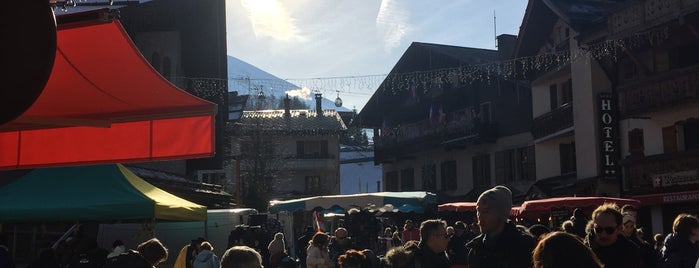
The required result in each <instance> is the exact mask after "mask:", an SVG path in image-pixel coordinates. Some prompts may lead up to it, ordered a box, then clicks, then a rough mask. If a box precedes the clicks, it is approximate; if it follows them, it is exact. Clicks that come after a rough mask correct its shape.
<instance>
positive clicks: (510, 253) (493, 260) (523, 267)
mask: <svg viewBox="0 0 699 268" xmlns="http://www.w3.org/2000/svg"><path fill="white" fill-rule="evenodd" d="M483 237H484V235H483V234H481V235H479V236H476V238H474V239H473V240H471V242H468V243H467V244H466V247H467V248H468V249H469V252H468V267H469V268H505V267H512V268H531V267H532V266H533V263H532V252H533V251H534V247H535V246H536V243H535V241H534V238H533V237H531V236H530V235H528V234H525V233H523V232H521V231H520V230H518V229H517V228H516V227H515V224H514V223H512V222H510V221H508V222H507V223H506V224H505V229H503V231H502V233H500V235H499V236H498V238H497V240H496V241H495V248H488V247H487V246H486V245H485V244H484V242H483Z"/></svg>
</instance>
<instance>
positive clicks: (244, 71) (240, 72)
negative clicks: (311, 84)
mask: <svg viewBox="0 0 699 268" xmlns="http://www.w3.org/2000/svg"><path fill="white" fill-rule="evenodd" d="M228 79H229V80H230V83H228V91H238V93H239V94H251V95H257V94H258V92H259V91H260V88H261V89H262V92H263V93H264V94H265V95H267V96H269V95H274V96H276V97H277V98H280V99H281V98H283V97H284V96H285V94H286V93H287V92H289V96H291V97H294V96H297V97H298V98H299V99H300V100H302V101H304V102H305V103H306V104H307V105H308V107H310V108H311V109H313V108H314V107H315V105H316V103H315V98H314V96H313V92H311V90H312V89H310V90H309V89H306V90H302V89H300V88H299V86H297V85H294V84H292V83H289V82H287V81H286V80H284V79H281V78H279V77H276V76H274V75H272V74H270V73H268V72H265V71H263V70H260V68H257V67H255V66H253V65H251V64H249V63H247V62H244V61H242V60H240V59H238V58H236V57H233V56H230V55H229V56H228ZM327 97H328V96H323V102H322V107H323V109H334V110H336V111H340V112H349V111H351V110H350V109H347V108H345V107H336V106H335V100H334V99H333V100H330V99H328V98H327Z"/></svg>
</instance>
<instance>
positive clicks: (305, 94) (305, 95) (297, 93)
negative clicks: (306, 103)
mask: <svg viewBox="0 0 699 268" xmlns="http://www.w3.org/2000/svg"><path fill="white" fill-rule="evenodd" d="M284 93H286V94H289V98H293V97H298V98H299V99H304V100H310V99H311V89H309V88H307V87H303V88H299V89H294V90H287V91H285V92H284Z"/></svg>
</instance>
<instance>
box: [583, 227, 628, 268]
mask: <svg viewBox="0 0 699 268" xmlns="http://www.w3.org/2000/svg"><path fill="white" fill-rule="evenodd" d="M586 243H587V244H588V245H589V246H590V248H591V249H592V251H593V252H595V255H597V257H598V258H599V260H600V261H601V262H602V264H604V268H638V267H641V253H640V251H639V249H638V246H636V245H635V244H634V243H631V241H629V240H628V239H626V237H624V236H623V235H621V234H620V235H619V236H618V237H617V240H616V242H614V244H612V245H610V246H607V247H603V246H600V245H599V244H597V242H595V237H594V234H588V235H587V238H586Z"/></svg>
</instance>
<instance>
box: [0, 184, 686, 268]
mask: <svg viewBox="0 0 699 268" xmlns="http://www.w3.org/2000/svg"><path fill="white" fill-rule="evenodd" d="M511 207H512V193H511V191H510V190H509V189H508V188H506V187H503V186H496V187H494V188H491V189H489V190H487V191H485V192H483V193H482V194H481V195H480V197H479V198H478V201H477V208H476V210H477V214H476V215H477V224H466V223H465V222H463V221H456V222H454V223H453V224H452V225H451V226H450V225H449V224H448V223H447V222H446V221H443V220H440V219H428V220H424V221H422V222H421V223H420V224H419V226H416V224H415V223H414V222H413V221H412V220H406V221H405V224H404V225H403V226H402V228H386V229H385V230H384V231H383V235H382V236H381V237H380V239H379V241H381V242H380V243H379V244H380V245H379V247H378V248H379V250H377V252H378V253H379V254H377V252H375V251H374V250H372V249H369V248H367V246H366V245H369V244H371V243H364V244H361V243H357V241H355V239H353V238H352V237H350V232H349V231H348V229H346V228H344V227H339V228H337V229H335V230H334V232H333V233H332V235H331V234H328V233H325V232H317V231H316V230H314V229H313V228H311V227H307V228H306V229H305V232H304V233H303V234H302V235H301V236H300V237H299V238H298V239H297V240H296V241H294V242H296V251H295V252H293V254H292V253H291V252H289V250H290V247H288V246H287V243H286V239H285V236H284V234H283V233H282V232H277V233H275V234H274V235H273V239H271V241H270V242H269V243H268V244H267V246H266V248H265V247H264V246H263V247H262V248H264V250H262V249H261V248H260V247H258V246H259V245H257V244H259V243H256V244H255V245H241V244H230V243H229V245H228V249H227V250H226V251H225V252H224V253H223V255H222V256H221V257H220V258H219V257H218V256H216V254H214V251H213V249H214V248H213V245H212V244H211V243H210V242H208V241H206V240H205V239H203V238H198V239H195V240H192V243H191V244H189V245H186V246H184V247H183V248H182V249H181V250H180V251H179V254H178V256H177V257H176V259H175V263H174V266H173V268H219V267H220V268H233V267H236V268H257V267H273V268H296V267H308V268H383V267H395V268H401V267H409V268H413V267H416V268H421V267H437V268H447V267H448V268H467V267H468V268H481V267H483V268H490V267H515V268H517V267H522V268H524V267H534V268H557V267H581V268H582V267H600V268H601V267H605V268H617V267H622V268H626V267H629V268H631V267H634V268H635V267H641V268H646V267H658V268H675V267H677V268H699V261H698V259H699V244H697V240H698V239H699V218H697V216H695V215H691V214H684V213H683V214H679V215H677V217H676V218H675V220H674V222H673V226H672V233H670V234H668V235H667V236H663V235H661V234H656V235H654V236H652V237H653V239H654V241H652V242H648V241H646V240H645V239H644V235H643V229H641V228H638V225H637V223H636V222H637V219H638V217H639V215H638V210H637V209H636V208H634V207H633V206H628V205H627V206H624V207H621V208H620V207H618V206H617V205H616V204H612V203H605V204H603V205H600V206H599V207H597V208H596V209H595V210H594V211H593V212H592V214H591V216H590V217H587V216H586V215H585V214H584V213H583V212H582V211H581V210H579V209H576V210H574V212H573V215H572V216H571V217H570V219H569V220H566V221H564V222H563V223H562V224H561V225H560V226H559V227H555V228H551V229H550V228H548V227H546V226H544V225H541V224H534V225H531V226H528V227H525V226H522V225H516V224H515V223H514V222H512V221H510V220H509V217H510V208H511ZM233 241H237V240H233ZM241 241H242V240H241ZM5 242H6V241H4V240H0V268H14V267H15V266H14V264H13V263H12V259H11V258H10V255H9V252H8V248H7V246H6V245H5V244H4V243H5ZM93 244H94V243H80V246H82V247H85V248H86V249H93V248H95V247H90V245H93ZM93 246H94V245H93ZM95 256H99V258H96V259H95ZM49 257H51V256H48V257H47V258H46V259H47V260H50V258H49ZM167 258H168V249H166V248H165V246H163V244H162V243H161V242H160V241H159V240H158V239H157V238H152V239H150V240H147V241H145V242H143V243H141V244H139V245H138V246H137V247H136V249H127V248H126V247H125V246H124V243H122V242H121V241H118V240H117V241H115V242H114V244H113V245H112V250H111V252H106V251H96V250H94V249H93V250H87V251H85V252H84V253H80V254H73V256H72V257H71V259H70V260H68V262H66V264H65V265H63V264H61V265H59V264H58V262H55V263H52V262H47V261H43V262H41V261H37V262H35V263H33V264H32V265H31V266H29V267H34V268H41V267H47V268H48V267H50V268H57V267H69V268H75V267H104V268H116V267H135V268H139V267H156V266H158V265H159V264H161V263H163V262H164V261H165V260H166V259H167ZM53 259H54V260H57V258H55V256H53ZM39 260H41V258H39ZM161 266H162V265H161Z"/></svg>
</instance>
